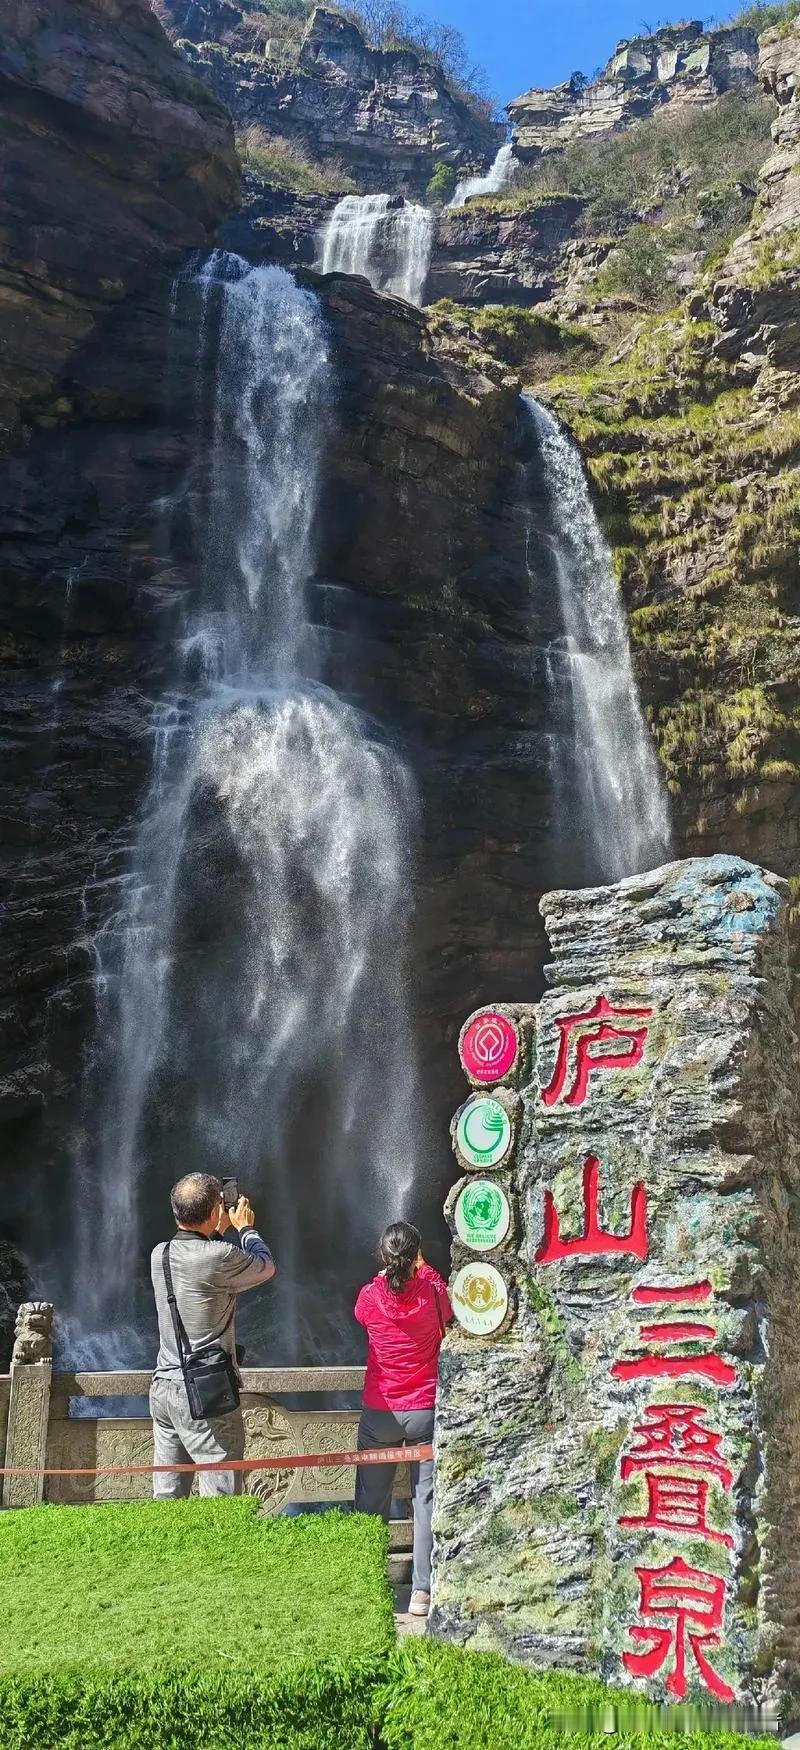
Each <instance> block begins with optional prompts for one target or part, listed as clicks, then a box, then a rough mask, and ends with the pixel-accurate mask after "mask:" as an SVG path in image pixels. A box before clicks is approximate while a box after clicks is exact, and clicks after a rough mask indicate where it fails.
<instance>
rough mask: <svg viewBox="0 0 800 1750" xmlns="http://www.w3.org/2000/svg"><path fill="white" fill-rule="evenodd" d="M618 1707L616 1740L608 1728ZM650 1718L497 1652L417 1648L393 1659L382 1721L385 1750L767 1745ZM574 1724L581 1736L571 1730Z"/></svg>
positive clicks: (589, 1687)
mask: <svg viewBox="0 0 800 1750" xmlns="http://www.w3.org/2000/svg"><path fill="white" fill-rule="evenodd" d="M612 1706H613V1709H614V1712H615V1715H616V1724H617V1729H616V1730H615V1731H614V1730H607V1729H606V1716H607V1715H608V1713H609V1711H610V1708H611V1707H612ZM643 1711H648V1712H649V1711H650V1710H642V1705H641V1700H639V1701H638V1703H637V1698H636V1697H634V1696H632V1695H631V1693H630V1691H628V1692H627V1694H625V1693H621V1692H620V1691H618V1690H617V1691H615V1690H610V1689H608V1688H607V1687H606V1685H605V1684H604V1683H600V1682H599V1681H598V1680H597V1679H595V1678H592V1677H580V1676H573V1675H572V1674H568V1673H566V1672H558V1671H554V1672H548V1673H543V1674H541V1675H539V1674H538V1673H536V1672H533V1671H524V1670H522V1669H521V1668H520V1667H519V1666H517V1665H509V1664H508V1663H507V1662H506V1660H505V1659H502V1658H500V1657H499V1656H498V1655H497V1654H496V1653H471V1652H469V1651H464V1650H463V1649H462V1648H460V1647H453V1646H447V1645H443V1644H442V1643H441V1642H437V1641H411V1642H406V1643H405V1644H404V1645H402V1646H400V1647H398V1648H397V1650H396V1652H395V1653H394V1655H393V1656H392V1659H391V1662H390V1665H389V1667H388V1669H387V1671H386V1673H385V1675H384V1678H383V1681H382V1683H381V1684H380V1685H379V1688H378V1691H377V1705H376V1718H377V1720H378V1722H379V1739H378V1742H379V1746H380V1750H564V1746H569V1747H570V1750H590V1747H591V1750H628V1747H629V1746H635V1747H637V1750H755V1745H756V1743H757V1742H762V1741H761V1740H754V1739H753V1738H746V1737H742V1736H739V1735H736V1734H734V1733H732V1732H721V1731H719V1732H715V1731H698V1730H696V1729H695V1730H692V1729H691V1720H690V1718H689V1717H685V1718H684V1721H683V1725H682V1727H681V1726H679V1725H678V1724H677V1723H674V1722H675V1717H676V1716H677V1717H679V1716H680V1715H681V1713H682V1712H683V1710H682V1709H680V1708H673V1709H672V1710H671V1712H672V1714H673V1723H672V1730H670V1729H669V1726H667V1728H666V1729H665V1728H664V1727H662V1726H660V1724H659V1722H658V1720H657V1719H656V1723H655V1724H654V1722H653V1720H652V1718H651V1719H650V1720H648V1722H647V1724H645V1725H643V1722H642V1719H641V1714H642V1712H643ZM652 1712H654V1713H656V1714H657V1710H652ZM571 1715H572V1716H573V1717H574V1719H575V1726H574V1729H573V1728H572V1727H571V1725H569V1724H567V1723H566V1722H567V1721H568V1720H569V1718H570V1716H571ZM559 1716H561V1720H562V1721H563V1722H564V1723H561V1721H560V1720H559ZM626 1716H629V1718H630V1728H628V1725H627V1718H626ZM637 1716H638V1717H637ZM772 1742H773V1746H774V1740H773V1741H772Z"/></svg>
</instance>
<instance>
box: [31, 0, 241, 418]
mask: <svg viewBox="0 0 800 1750" xmlns="http://www.w3.org/2000/svg"><path fill="white" fill-rule="evenodd" d="M0 117H1V125H2V128H3V134H4V139H5V142H6V162H5V169H4V174H3V186H2V192H0V290H1V293H2V301H3V322H4V344H3V349H2V354H0V443H5V444H6V445H7V444H8V443H10V442H13V441H14V440H15V439H18V438H19V437H20V436H22V435H24V428H25V427H26V426H27V425H29V424H32V423H35V422H36V421H37V420H39V421H40V420H41V419H42V418H44V417H47V418H50V419H52V418H57V417H61V416H62V415H64V414H65V413H67V412H68V410H69V408H70V403H71V384H70V381H69V377H70V368H71V362H72V361H73V360H74V359H75V358H77V356H78V355H79V354H80V352H81V350H82V349H83V348H85V347H86V346H87V345H88V344H89V343H90V342H91V338H92V334H93V331H94V330H95V329H96V328H97V327H98V326H99V325H102V323H103V322H104V320H105V319H106V318H107V317H108V316H109V315H110V314H111V313H112V312H113V311H114V308H115V307H116V306H118V305H120V304H121V303H122V302H123V301H124V300H125V299H126V298H128V297H132V296H138V297H140V298H141V299H142V300H143V301H145V302H146V301H147V298H148V297H149V296H152V294H153V288H154V286H155V285H156V284H157V283H158V281H159V279H160V278H163V276H164V275H165V274H167V275H168V274H169V273H171V272H172V270H173V269H174V267H175V265H176V263H177V262H179V261H180V260H181V259H182V257H183V256H184V255H185V254H186V252H187V250H189V249H191V248H195V247H198V246H201V245H202V244H203V243H205V241H206V240H207V238H208V236H209V234H210V232H211V229H212V227H213V225H214V224H215V223H216V221H217V219H218V218H219V217H220V215H221V214H222V213H223V211H225V209H226V208H228V207H231V206H232V205H234V204H235V202H236V198H237V186H238V169H237V165H236V159H235V154H234V150H233V137H232V130H231V125H230V121H229V119H228V117H227V115H226V113H225V111H224V109H223V108H222V106H221V105H220V104H219V103H218V102H217V100H216V99H215V98H214V97H213V96H212V95H211V93H210V92H209V91H207V90H206V89H205V88H204V87H203V85H202V84H201V83H200V82H199V81H198V80H197V79H196V78H194V76H193V75H192V74H191V72H190V71H189V69H188V67H187V66H186V63H185V61H184V60H183V58H182V57H181V56H180V55H179V54H177V52H176V51H175V50H174V49H172V48H171V46H170V44H169V43H168V42H167V40H166V38H165V37H164V34H163V32H162V31H161V29H160V28H159V26H158V24H157V22H156V20H155V18H154V17H153V16H152V13H151V11H150V8H149V6H148V4H147V0H12V4H11V5H10V7H9V9H8V13H7V18H6V25H5V30H4V40H3V43H2V45H0ZM59 380H60V381H59ZM57 383H58V384H59V388H58V392H57V394H55V399H54V398H53V397H54V389H55V385H56V384H57ZM20 427H22V428H23V429H22V431H21V430H20Z"/></svg>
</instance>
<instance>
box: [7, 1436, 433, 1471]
mask: <svg viewBox="0 0 800 1750" xmlns="http://www.w3.org/2000/svg"><path fill="white" fill-rule="evenodd" d="M428 1458H433V1447H432V1446H431V1445H430V1443H428V1444H427V1445H425V1444H423V1445H421V1446H375V1447H369V1448H367V1449H365V1450H364V1451H363V1452H296V1453H291V1454H289V1455H288V1457H284V1456H283V1455H282V1456H281V1457H280V1458H218V1459H214V1460H213V1462H211V1461H209V1462H205V1463H204V1462H201V1463H198V1464H106V1465H70V1466H66V1467H61V1468H57V1469H44V1470H37V1469H36V1468H35V1466H27V1465H15V1464H11V1465H5V1466H2V1465H0V1477H145V1476H147V1477H150V1476H158V1475H160V1473H161V1472H162V1471H167V1472H169V1473H170V1474H172V1472H174V1471H192V1472H194V1471H201V1470H241V1471H251V1470H317V1469H325V1468H330V1467H332V1466H339V1465H348V1464H418V1463H419V1462H420V1460H421V1459H428Z"/></svg>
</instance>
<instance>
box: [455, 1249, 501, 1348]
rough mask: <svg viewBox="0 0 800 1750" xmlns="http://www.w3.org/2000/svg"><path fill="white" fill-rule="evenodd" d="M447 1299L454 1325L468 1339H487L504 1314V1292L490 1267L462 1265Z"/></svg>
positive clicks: (496, 1275)
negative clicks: (462, 1330)
mask: <svg viewBox="0 0 800 1750" xmlns="http://www.w3.org/2000/svg"><path fill="white" fill-rule="evenodd" d="M450 1299H451V1300H452V1303H453V1311H454V1313H455V1315H456V1318H457V1319H458V1322H459V1324H460V1325H461V1326H463V1329H464V1330H465V1331H469V1334H470V1336H472V1337H490V1336H491V1335H492V1332H493V1331H496V1330H498V1328H499V1326H500V1325H502V1323H503V1320H504V1319H505V1317H506V1314H507V1312H508V1288H507V1286H506V1284H505V1282H504V1281H503V1278H502V1276H501V1275H500V1271H499V1270H496V1269H495V1267H494V1264H481V1263H479V1262H478V1261H477V1260H476V1261H475V1263H474V1264H463V1265H462V1267H461V1269H460V1270H458V1271H457V1272H456V1274H455V1276H454V1278H453V1283H452V1287H451V1289H450Z"/></svg>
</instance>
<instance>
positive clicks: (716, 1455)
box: [620, 1404, 733, 1489]
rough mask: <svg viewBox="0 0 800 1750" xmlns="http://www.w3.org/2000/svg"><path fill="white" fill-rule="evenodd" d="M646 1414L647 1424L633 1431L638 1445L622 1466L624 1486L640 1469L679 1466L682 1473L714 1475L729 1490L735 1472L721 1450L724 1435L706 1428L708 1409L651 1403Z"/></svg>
mask: <svg viewBox="0 0 800 1750" xmlns="http://www.w3.org/2000/svg"><path fill="white" fill-rule="evenodd" d="M644 1413H645V1421H643V1422H637V1423H636V1424H635V1426H634V1428H633V1434H634V1436H635V1438H636V1439H637V1440H638V1441H639V1445H638V1446H634V1448H633V1450H632V1451H631V1452H629V1453H627V1454H626V1455H625V1457H624V1458H623V1459H622V1460H621V1463H620V1476H621V1477H622V1481H623V1482H624V1483H625V1482H627V1481H628V1479H629V1478H630V1477H632V1476H633V1475H634V1474H635V1472H636V1471H639V1470H644V1471H648V1470H654V1469H655V1468H656V1467H657V1466H662V1465H671V1466H674V1465H680V1467H681V1469H682V1470H694V1471H702V1472H703V1473H704V1474H705V1475H707V1476H714V1477H716V1478H717V1479H718V1481H719V1482H720V1483H721V1484H722V1487H723V1489H729V1488H730V1486H731V1483H732V1482H733V1471H732V1470H731V1468H730V1466H729V1465H727V1464H726V1463H725V1460H724V1458H723V1456H722V1453H721V1451H720V1447H721V1445H722V1435H721V1434H719V1433H718V1432H717V1430H716V1429H714V1428H707V1427H705V1425H704V1421H705V1416H706V1410H705V1408H704V1407H703V1405H702V1404H648V1406H647V1409H646V1410H645V1412H644Z"/></svg>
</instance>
